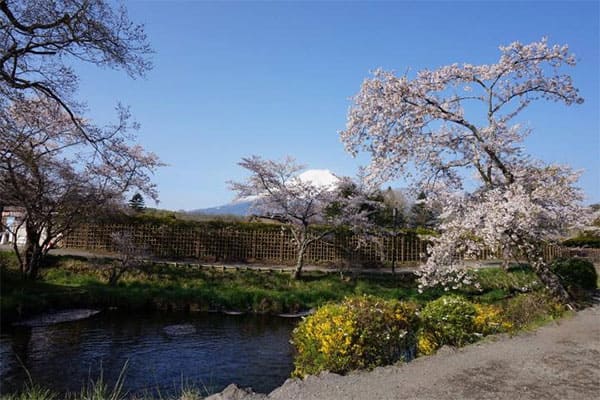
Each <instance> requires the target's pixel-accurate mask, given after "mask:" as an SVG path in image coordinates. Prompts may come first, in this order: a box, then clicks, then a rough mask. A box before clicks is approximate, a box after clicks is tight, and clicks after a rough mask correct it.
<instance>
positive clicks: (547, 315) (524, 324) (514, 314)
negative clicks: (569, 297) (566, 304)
mask: <svg viewBox="0 0 600 400" xmlns="http://www.w3.org/2000/svg"><path fill="white" fill-rule="evenodd" d="M503 309H504V318H505V319H506V321H508V322H509V323H510V324H511V325H512V327H513V329H516V330H518V329H523V328H528V327H533V326H536V325H539V324H541V323H543V322H544V321H547V320H548V319H555V318H558V317H560V316H561V315H562V314H563V312H564V308H563V306H562V305H560V304H559V303H557V302H556V300H554V299H553V298H552V297H551V296H550V295H549V294H548V293H546V292H531V293H523V294H519V295H517V296H515V297H513V298H511V299H510V300H508V301H507V302H506V303H505V304H504V306H503Z"/></svg>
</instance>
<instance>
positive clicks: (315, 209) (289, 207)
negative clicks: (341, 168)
mask: <svg viewBox="0 0 600 400" xmlns="http://www.w3.org/2000/svg"><path fill="white" fill-rule="evenodd" d="M239 165H240V166H241V167H243V168H245V169H246V170H248V171H249V172H250V176H249V177H248V178H247V180H246V181H244V182H229V184H230V188H231V189H232V190H233V191H235V192H236V193H237V198H239V199H251V200H252V201H253V206H252V209H253V210H254V211H255V212H257V213H260V214H261V215H264V216H266V217H270V218H276V219H277V220H279V221H282V222H283V223H285V224H286V226H287V227H288V228H289V229H290V232H291V233H292V236H293V238H294V245H295V247H296V268H295V270H294V278H295V279H298V278H300V277H301V274H302V268H303V266H304V256H305V254H306V250H307V249H308V247H309V246H310V245H311V243H314V242H316V241H318V240H321V239H323V238H325V237H326V236H327V235H330V234H331V233H332V232H333V231H334V229H335V228H336V227H338V226H340V225H348V226H351V227H353V226H362V225H364V224H368V223H370V222H369V218H368V216H369V213H370V212H371V210H369V209H367V208H365V204H366V203H367V202H368V201H369V200H368V199H367V196H364V195H363V193H366V189H365V188H364V187H363V186H362V185H360V183H357V182H353V181H352V180H351V179H350V178H346V177H344V178H339V179H338V180H337V181H336V182H331V183H329V184H318V183H315V182H313V181H311V180H307V179H301V177H300V176H299V175H300V172H301V171H302V170H303V169H304V167H303V166H302V165H300V164H297V163H296V162H295V160H294V159H293V158H290V157H287V158H285V159H284V160H282V161H273V160H265V159H262V158H261V157H259V156H251V157H246V158H243V159H242V161H241V162H240V163H239ZM350 187H351V188H352V190H348V188H350ZM315 225H320V229H318V230H316V229H313V228H314V227H315Z"/></svg>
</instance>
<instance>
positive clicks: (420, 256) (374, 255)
mask: <svg viewBox="0 0 600 400" xmlns="http://www.w3.org/2000/svg"><path fill="white" fill-rule="evenodd" d="M115 232H127V233H128V234H129V235H130V236H131V237H132V238H133V240H134V242H135V243H137V244H139V245H141V246H144V247H145V248H146V249H147V250H148V253H149V255H151V256H153V257H157V258H164V259H195V260H199V261H205V262H262V263H269V264H293V263H294V262H295V260H296V250H295V246H294V242H293V237H292V235H291V233H290V232H289V230H287V229H280V230H277V229H268V230H267V229H264V230H263V229H247V230H245V229H239V228H231V227H225V228H210V227H177V226H168V225H119V224H114V225H107V224H102V225H84V226H81V227H79V228H77V229H76V230H74V231H73V232H72V233H71V234H69V235H68V236H67V237H65V238H64V239H63V246H64V247H68V248H76V249H86V250H91V251H105V252H115V251H116V249H115V246H114V244H113V241H112V239H111V234H112V233H115ZM427 244H428V243H427V241H426V240H423V239H421V238H420V237H419V236H417V235H415V234H400V235H397V236H387V237H382V238H378V239H377V240H372V241H365V240H362V239H361V238H359V237H358V236H355V235H350V234H345V235H333V234H332V235H330V236H328V237H326V238H325V239H324V240H320V241H316V242H313V243H312V244H311V245H310V246H309V248H308V250H307V251H306V253H305V262H306V263H309V264H319V265H330V264H335V265H337V266H339V265H348V266H358V265H360V266H381V265H384V264H388V265H389V264H390V263H391V262H392V261H395V262H396V263H398V264H404V265H406V264H416V263H419V262H422V261H423V260H425V258H426V250H427ZM567 253H568V249H565V248H562V247H558V246H552V245H548V246H545V247H544V249H543V256H544V259H546V260H552V259H554V258H556V257H560V256H563V255H566V254H567ZM597 257H598V258H600V251H599V253H598V255H597ZM500 258H502V257H501V253H500V251H494V250H485V251H482V252H481V254H480V255H479V256H478V257H477V259H479V260H485V259H500Z"/></svg>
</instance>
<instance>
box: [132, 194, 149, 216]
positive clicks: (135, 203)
mask: <svg viewBox="0 0 600 400" xmlns="http://www.w3.org/2000/svg"><path fill="white" fill-rule="evenodd" d="M129 207H130V208H131V209H132V210H134V211H136V212H142V211H144V209H145V208H146V204H145V203H144V197H143V196H142V195H141V194H139V193H136V194H134V195H133V196H132V197H131V199H130V200H129Z"/></svg>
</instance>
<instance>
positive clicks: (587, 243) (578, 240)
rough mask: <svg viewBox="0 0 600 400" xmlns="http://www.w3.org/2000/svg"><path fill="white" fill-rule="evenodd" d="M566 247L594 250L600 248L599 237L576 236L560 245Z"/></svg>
mask: <svg viewBox="0 0 600 400" xmlns="http://www.w3.org/2000/svg"><path fill="white" fill-rule="evenodd" d="M562 244H563V245H564V246H567V247H591V248H595V249H599V248H600V237H598V236H588V235H584V236H576V237H574V238H571V239H567V240H565V241H564V242H563V243H562Z"/></svg>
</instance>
